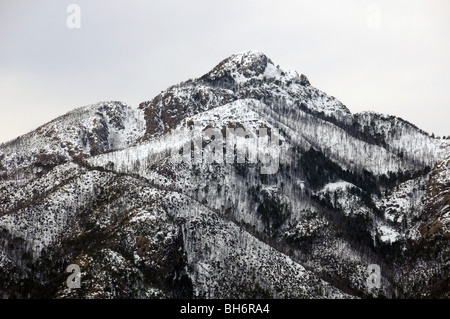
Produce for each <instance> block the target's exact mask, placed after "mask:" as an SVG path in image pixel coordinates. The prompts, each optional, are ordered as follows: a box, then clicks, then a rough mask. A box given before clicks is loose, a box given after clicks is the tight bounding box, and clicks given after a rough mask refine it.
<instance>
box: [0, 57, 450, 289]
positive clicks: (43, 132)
mask: <svg viewBox="0 0 450 319" xmlns="http://www.w3.org/2000/svg"><path fill="white" fill-rule="evenodd" d="M196 123H197V124H196ZM237 128H242V129H243V130H244V132H246V134H248V135H249V136H251V139H250V140H249V139H246V138H245V136H244V137H239V136H236V137H234V139H233V140H232V141H234V142H235V143H236V144H235V146H234V147H235V148H236V150H237V149H238V145H241V147H242V145H244V146H245V145H247V146H246V147H247V149H248V151H247V152H248V154H247V155H246V156H244V159H245V161H244V163H239V162H237V161H236V158H237V157H236V158H235V161H234V162H233V161H231V162H229V161H227V157H229V156H231V155H232V154H233V153H234V151H233V148H231V151H230V149H227V143H228V142H229V140H228V138H229V137H230V136H231V135H229V133H230V132H231V131H234V130H235V129H237ZM261 128H264V129H267V131H268V134H269V135H270V136H271V140H277V141H279V143H278V144H277V145H276V144H274V143H273V142H272V143H271V144H264V145H266V147H263V148H261V147H260V145H259V144H257V142H258V143H259V142H260V138H262V137H261ZM208 129H217V131H218V132H219V133H217V134H216V135H215V138H214V142H213V139H212V137H211V136H208V135H207V134H209V133H208V132H210V131H208ZM198 138H200V141H201V142H200V144H198V145H197V146H196V145H195V143H193V141H195V139H198ZM221 139H222V140H221ZM215 143H222V145H223V148H224V152H223V154H222V153H219V154H220V156H219V157H216V162H212V163H211V162H208V161H207V160H206V157H205V154H207V150H209V151H211V148H210V147H211V145H219V147H220V144H215ZM242 143H244V144H242ZM245 143H249V144H245ZM255 143H256V144H255ZM261 143H262V140H261ZM183 145H188V147H187V148H185V149H186V150H187V151H186V152H188V153H186V154H185V153H184V152H185V149H183ZM199 145H201V148H200V149H199V148H198V147H199ZM181 149H183V155H184V156H185V159H188V160H187V161H184V162H183V161H181V162H180V161H177V160H175V157H176V156H179V155H180V151H181ZM202 149H203V151H202ZM216 149H217V148H216ZM199 152H200V153H199ZM230 152H231V153H230ZM236 152H237V151H236ZM196 154H200V155H202V156H203V157H202V158H201V160H200V161H199V162H198V161H196V160H195V155H196ZM269 154H270V156H271V157H270V158H271V159H272V164H273V163H275V164H276V165H277V166H276V170H274V171H272V172H271V173H270V174H261V172H262V171H261V168H262V167H264V166H265V164H264V163H262V160H261V159H262V158H263V157H264V156H266V155H269ZM449 154H450V141H447V140H444V139H437V138H434V137H432V136H430V135H429V134H427V133H425V132H424V131H422V130H420V129H418V128H417V127H416V126H414V125H413V124H411V123H409V122H407V121H404V120H402V119H400V118H398V117H393V116H384V115H378V114H375V113H371V112H363V113H357V114H352V113H351V112H350V111H349V110H348V109H347V108H346V107H345V105H343V104H342V103H341V102H339V101H338V100H337V99H335V98H334V97H330V96H328V95H326V94H325V93H324V92H322V91H320V90H318V89H316V88H314V87H312V86H311V84H310V83H309V81H308V79H307V78H306V76H304V75H298V73H297V72H295V71H287V70H284V69H281V68H279V67H276V66H275V65H274V64H273V62H272V61H271V60H270V59H269V58H267V57H266V56H265V55H264V54H263V53H261V52H259V51H246V52H242V53H238V54H235V55H232V56H230V57H229V58H227V59H225V60H223V61H222V62H220V63H219V64H218V65H217V66H216V67H214V68H213V69H212V70H211V71H210V72H208V73H206V74H205V75H203V76H201V77H199V78H197V79H194V80H188V81H186V82H182V83H180V84H177V85H174V86H171V87H169V88H168V89H167V90H165V91H163V92H162V93H160V94H158V95H157V96H156V97H154V98H153V99H151V100H149V101H145V102H142V103H141V104H140V105H139V108H137V109H133V108H131V107H129V106H127V105H126V104H124V103H122V102H117V101H116V102H113V101H108V102H101V103H97V104H95V105H91V106H88V107H85V108H80V109H77V110H74V111H72V112H69V113H68V114H66V115H64V116H62V117H59V118H57V119H55V120H53V121H51V122H49V123H47V124H45V125H43V126H41V127H40V128H38V129H37V130H35V131H33V132H30V133H29V134H26V135H24V136H22V137H20V138H18V139H17V140H14V141H11V142H8V143H6V144H2V145H1V146H0V212H1V213H0V229H1V230H0V235H1V236H0V247H2V248H1V250H0V251H1V255H0V264H1V265H2V267H1V270H0V293H1V295H2V296H3V297H6V298H8V297H20V298H33V297H38V296H43V295H45V297H48V298H73V297H78V298H179V297H183V298H243V297H244V298H261V297H268V298H353V297H362V298H372V297H388V298H429V297H440V298H446V297H448V291H449V290H448V287H449V286H448V285H449V282H448V278H449V276H448V274H449V265H448V261H446V260H448V259H446V256H448V253H449V250H448V248H449V246H448V239H449V234H450V229H449V227H450V224H449V220H450V217H449V214H450V204H449V202H448V190H449V188H450V185H449V178H448V176H449V175H448V174H449V172H450V167H449V166H448V156H449ZM236 156H237V153H236ZM191 157H193V158H194V159H193V160H191ZM233 158H234V155H233ZM73 263H76V264H78V265H79V266H80V267H81V269H82V286H81V288H80V289H69V288H68V287H67V285H66V284H65V282H64V281H65V279H66V278H67V276H68V274H66V273H65V268H66V267H67V265H69V264H73ZM371 264H377V265H379V266H380V268H381V274H380V276H381V285H380V287H379V288H376V289H368V287H367V283H366V279H367V276H368V274H367V267H368V266H369V265H371ZM281 269H283V270H284V271H281Z"/></svg>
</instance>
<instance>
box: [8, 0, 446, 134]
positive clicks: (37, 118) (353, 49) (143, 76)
mask: <svg viewBox="0 0 450 319" xmlns="http://www.w3.org/2000/svg"><path fill="white" fill-rule="evenodd" d="M71 3H75V4H78V5H79V7H80V9H81V15H80V18H81V19H80V23H81V24H80V26H81V28H74V29H70V28H68V26H67V23H66V22H67V18H68V17H69V16H70V14H71V13H67V6H68V5H69V4H71ZM71 21H72V20H71ZM449 33H450V1H447V0H427V1H422V0H409V1H392V0H386V1H377V0H372V1H364V0H348V1H343V0H340V1H334V0H330V1H325V0H323V1H317V0H314V1H312V0H311V1H298V0H297V1H286V0H285V1H261V0H255V1H250V0H249V1H247V0H238V1H235V0H231V1H230V0H227V1H212V0H204V1H200V0H195V1H190V0H180V1H171V0H164V1H143V0H141V1H138V0H133V1H130V0H128V1H112V0H108V1H100V0H98V1H84V0H83V1H82V0H79V1H77V0H71V1H64V0H53V1H51V0H41V1H31V0H30V1H23V0H1V2H0V114H1V116H0V142H4V141H7V140H10V139H12V138H14V137H17V136H19V135H22V134H24V133H26V132H28V131H30V130H33V129H35V128H36V127H38V126H39V125H41V124H44V123H46V122H48V121H50V120H52V119H53V118H55V117H57V116H59V115H62V114H64V113H66V112H67V111H70V110H72V109H74V108H76V107H79V106H84V105H88V104H93V103H96V102H99V101H104V100H120V101H123V102H125V103H128V104H129V105H131V106H132V107H137V106H138V104H139V103H140V102H142V101H146V100H150V99H151V98H152V97H154V96H155V95H156V94H158V93H159V92H160V91H162V90H164V89H166V88H167V87H169V86H170V85H172V84H176V83H178V82H181V81H184V80H187V79H189V78H195V77H198V76H201V75H203V74H204V73H206V72H207V71H209V70H210V69H211V68H213V67H214V66H215V65H216V64H217V63H219V62H220V61H221V60H223V59H224V58H226V57H228V56H229V55H231V54H233V53H236V52H241V51H245V50H250V49H256V50H260V51H262V52H264V53H265V54H266V55H267V56H268V57H269V58H271V59H272V61H273V62H274V63H275V64H276V65H277V64H279V65H280V66H281V67H283V68H287V69H294V70H296V71H298V72H299V73H303V74H305V75H307V77H308V78H309V80H310V82H311V84H312V85H313V86H315V87H317V88H319V89H320V90H322V91H325V92H326V93H328V94H330V95H333V96H335V97H336V98H338V99H339V100H340V101H341V102H343V103H344V104H345V105H346V106H347V107H348V108H349V109H350V110H351V111H352V112H353V113H356V112H360V111H364V110H371V111H376V112H380V113H388V114H392V115H397V116H400V117H402V118H404V119H406V120H408V121H410V122H412V123H414V124H416V125H417V126H419V127H420V128H422V129H424V130H426V131H428V132H430V133H431V132H434V133H435V134H437V135H440V136H442V135H450V127H449V118H450V111H449V107H450V90H449V89H450V59H449V56H450V34H449Z"/></svg>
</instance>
